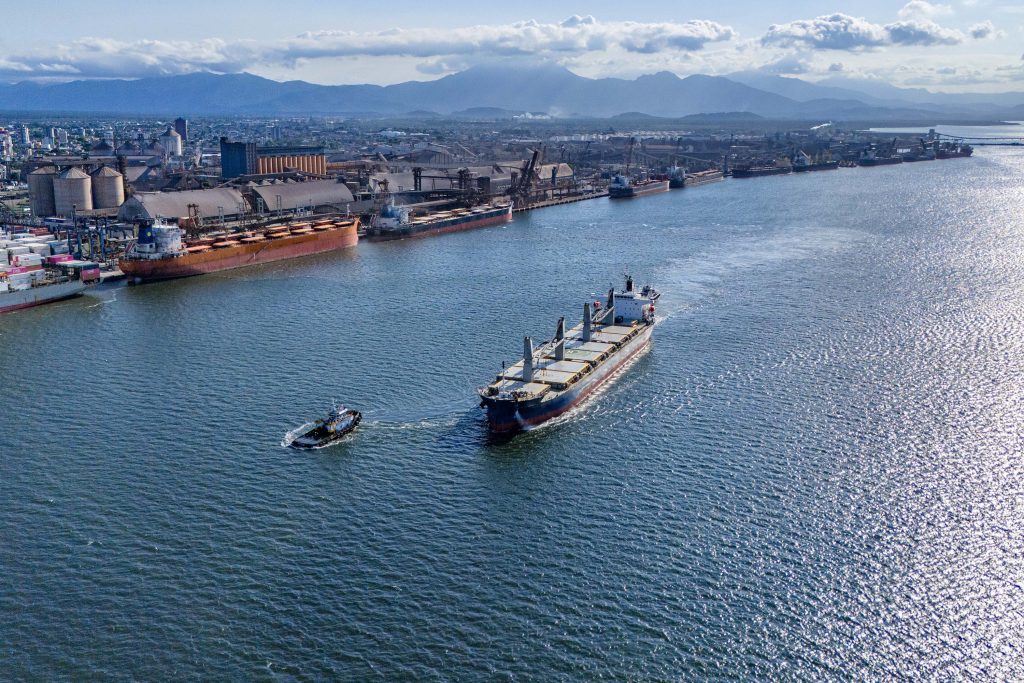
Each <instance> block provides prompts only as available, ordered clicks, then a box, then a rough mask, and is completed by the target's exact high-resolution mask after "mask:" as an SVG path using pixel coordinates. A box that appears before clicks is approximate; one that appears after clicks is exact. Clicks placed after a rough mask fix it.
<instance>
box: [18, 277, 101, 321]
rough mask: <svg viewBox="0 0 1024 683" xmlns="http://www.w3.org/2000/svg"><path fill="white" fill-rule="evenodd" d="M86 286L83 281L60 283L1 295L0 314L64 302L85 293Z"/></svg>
mask: <svg viewBox="0 0 1024 683" xmlns="http://www.w3.org/2000/svg"><path fill="white" fill-rule="evenodd" d="M85 288H86V285H85V283H84V282H82V281H81V280H72V281H70V282H59V283H57V284H54V285H46V286H45V287H32V288H31V289H23V290H20V291H15V292H2V293H0V313H11V312H13V311H20V310H22V309H25V308H33V307H35V306H42V305H44V304H51V303H54V302H55V301H63V300H64V299H70V298H72V297H76V296H78V295H79V294H81V293H82V292H84V291H85Z"/></svg>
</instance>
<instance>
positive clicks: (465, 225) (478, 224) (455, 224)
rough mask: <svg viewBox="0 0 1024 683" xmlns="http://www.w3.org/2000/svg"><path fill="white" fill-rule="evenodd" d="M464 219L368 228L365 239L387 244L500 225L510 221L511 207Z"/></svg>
mask: <svg viewBox="0 0 1024 683" xmlns="http://www.w3.org/2000/svg"><path fill="white" fill-rule="evenodd" d="M465 218H466V220H460V219H449V220H443V221H439V222H438V224H437V225H433V224H431V223H426V224H424V225H423V226H409V227H402V228H399V229H397V230H388V229H386V228H370V229H369V230H368V231H367V233H366V239H367V241H370V242H389V241H392V240H401V239H409V238H413V237H433V236H434V235H446V234H448V233H452V232H462V231H463V230H474V229H476V228H486V227H488V226H491V225H500V224H501V223H508V222H509V221H511V220H512V207H511V206H509V207H508V208H506V209H502V210H501V211H495V212H492V213H489V214H487V215H484V216H480V217H473V216H467V217H465Z"/></svg>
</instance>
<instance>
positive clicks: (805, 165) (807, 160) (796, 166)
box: [793, 152, 839, 173]
mask: <svg viewBox="0 0 1024 683" xmlns="http://www.w3.org/2000/svg"><path fill="white" fill-rule="evenodd" d="M837 168H839V162H838V161H832V160H818V161H812V160H811V157H809V156H808V155H807V154H806V153H805V152H800V153H799V154H797V155H796V158H794V159H793V173H807V172H809V171H834V170H835V169H837Z"/></svg>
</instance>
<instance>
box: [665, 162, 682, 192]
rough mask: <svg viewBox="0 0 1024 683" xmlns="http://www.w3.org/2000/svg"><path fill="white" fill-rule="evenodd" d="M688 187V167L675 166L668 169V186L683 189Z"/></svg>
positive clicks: (673, 188) (672, 188) (671, 188)
mask: <svg viewBox="0 0 1024 683" xmlns="http://www.w3.org/2000/svg"><path fill="white" fill-rule="evenodd" d="M684 187H686V169H685V168H680V167H678V166H673V167H672V168H670V169H669V170H668V188H669V189H670V190H681V189H683V188H684Z"/></svg>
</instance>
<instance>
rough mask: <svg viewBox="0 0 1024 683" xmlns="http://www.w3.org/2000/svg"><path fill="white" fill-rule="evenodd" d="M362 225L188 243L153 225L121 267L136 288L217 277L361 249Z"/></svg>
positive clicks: (309, 226) (332, 224)
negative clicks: (221, 272)
mask: <svg viewBox="0 0 1024 683" xmlns="http://www.w3.org/2000/svg"><path fill="white" fill-rule="evenodd" d="M358 229H359V219H358V218H354V219H344V220H327V221H319V222H316V223H298V224H293V225H283V226H278V227H274V228H268V229H266V230H263V231H259V232H246V233H237V234H234V235H225V236H223V237H218V238H205V239H201V240H195V241H190V242H185V241H183V240H182V231H181V229H180V228H178V227H175V226H170V225H163V224H154V225H151V226H146V227H142V228H140V229H139V238H138V241H137V242H136V243H135V244H134V245H133V246H132V247H131V248H130V249H129V250H128V251H127V252H126V253H125V256H124V258H122V259H121V260H120V262H119V265H120V268H121V271H122V272H124V274H125V275H126V276H128V278H129V280H132V281H134V282H151V281H153V280H168V279H171V278H179V277H189V276H191V275H201V274H203V273H215V272H217V271H219V270H227V269H229V268H241V267H243V266H251V265H254V264H256V263H269V262H271V261H280V260H282V259H289V258H296V257H298V256H309V255H310V254H319V253H321V252H325V251H334V250H336V249H347V248H349V247H354V246H356V244H357V242H358V241H359V236H358Z"/></svg>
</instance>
